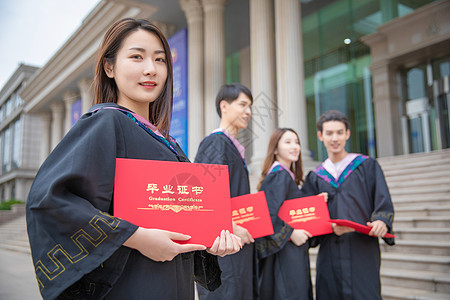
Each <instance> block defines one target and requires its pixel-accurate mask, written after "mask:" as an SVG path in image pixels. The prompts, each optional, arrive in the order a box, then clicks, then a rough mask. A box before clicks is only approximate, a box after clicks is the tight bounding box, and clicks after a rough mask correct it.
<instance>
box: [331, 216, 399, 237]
mask: <svg viewBox="0 0 450 300" xmlns="http://www.w3.org/2000/svg"><path fill="white" fill-rule="evenodd" d="M330 222H331V223H335V224H337V225H341V226H347V227H350V228H353V229H355V230H356V231H358V232H361V233H364V234H367V235H369V233H370V231H371V230H372V228H371V227H369V226H366V225H362V224H359V223H356V222H353V221H350V220H343V219H331V220H330ZM383 237H384V238H395V235H393V234H391V233H386V234H385V235H384V236H383Z"/></svg>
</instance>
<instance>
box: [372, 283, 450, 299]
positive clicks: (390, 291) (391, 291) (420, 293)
mask: <svg viewBox="0 0 450 300" xmlns="http://www.w3.org/2000/svg"><path fill="white" fill-rule="evenodd" d="M381 295H382V297H383V300H448V299H450V297H449V294H447V293H435V292H430V291H426V290H421V289H411V288H403V287H393V286H390V285H387V284H384V285H383V286H382V289H381Z"/></svg>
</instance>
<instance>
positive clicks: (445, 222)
mask: <svg viewBox="0 0 450 300" xmlns="http://www.w3.org/2000/svg"><path fill="white" fill-rule="evenodd" d="M412 227H415V228H448V227H450V216H426V217H395V218H394V228H412Z"/></svg>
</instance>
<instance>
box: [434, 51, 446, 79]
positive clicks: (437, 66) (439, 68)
mask: <svg viewBox="0 0 450 300" xmlns="http://www.w3.org/2000/svg"><path fill="white" fill-rule="evenodd" d="M432 66H433V80H438V79H441V78H444V77H446V76H450V56H446V57H443V58H439V59H436V60H434V61H433V62H432Z"/></svg>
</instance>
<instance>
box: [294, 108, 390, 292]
mask: <svg viewBox="0 0 450 300" xmlns="http://www.w3.org/2000/svg"><path fill="white" fill-rule="evenodd" d="M317 129H318V132H317V136H318V138H319V140H321V141H322V142H323V143H324V146H325V148H326V149H327V153H328V159H327V160H325V161H324V162H323V163H322V165H320V166H319V167H318V168H317V169H316V170H315V171H314V172H310V173H309V174H308V176H307V178H306V180H305V183H304V185H303V187H302V189H303V190H304V191H305V192H310V193H312V194H318V193H321V192H327V193H328V210H329V212H330V218H331V219H346V220H350V221H353V222H357V223H360V224H363V225H367V226H369V227H371V228H372V229H371V231H370V233H369V235H365V234H362V233H358V232H354V229H352V228H349V227H345V226H338V225H336V224H332V226H333V231H334V233H332V234H328V235H325V236H323V237H322V238H320V239H319V240H320V248H319V254H318V256H317V264H316V265H317V276H316V297H317V299H318V300H329V299H333V300H339V299H341V300H344V299H346V300H347V299H366V300H372V299H374V300H375V299H381V283H380V246H379V243H378V238H379V237H383V236H384V235H385V234H386V233H387V232H390V233H391V232H392V223H393V220H394V208H393V205H392V201H391V197H390V194H389V190H388V187H387V185H386V181H385V178H384V175H383V171H382V170H381V167H380V166H379V164H378V162H377V161H376V160H375V159H373V158H370V157H368V156H365V155H362V154H355V153H347V152H346V150H345V143H346V141H347V140H348V139H349V138H350V129H349V121H348V119H347V118H346V117H345V116H344V115H343V114H342V113H340V112H338V111H328V112H326V113H324V114H323V115H322V116H321V117H320V118H319V120H318V122H317ZM384 240H385V242H386V243H387V244H389V245H393V244H394V239H384Z"/></svg>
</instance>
